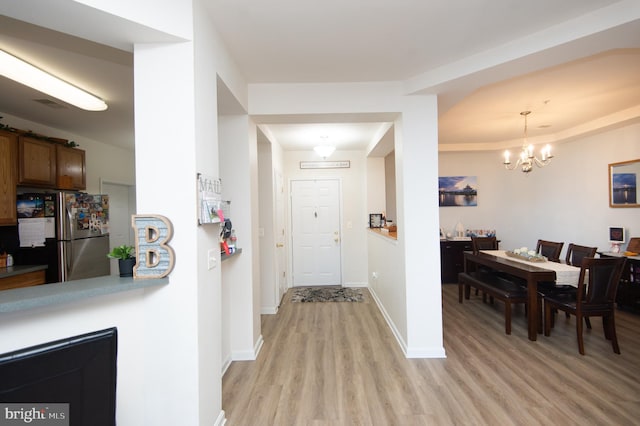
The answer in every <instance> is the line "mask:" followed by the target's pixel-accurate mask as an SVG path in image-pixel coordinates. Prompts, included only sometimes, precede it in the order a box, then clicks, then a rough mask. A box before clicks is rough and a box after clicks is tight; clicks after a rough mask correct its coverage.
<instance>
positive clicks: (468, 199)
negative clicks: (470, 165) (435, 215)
mask: <svg viewBox="0 0 640 426" xmlns="http://www.w3.org/2000/svg"><path fill="white" fill-rule="evenodd" d="M438 196H439V200H438V202H439V205H440V207H473V206H477V205H478V177H477V176H440V177H439V178H438Z"/></svg>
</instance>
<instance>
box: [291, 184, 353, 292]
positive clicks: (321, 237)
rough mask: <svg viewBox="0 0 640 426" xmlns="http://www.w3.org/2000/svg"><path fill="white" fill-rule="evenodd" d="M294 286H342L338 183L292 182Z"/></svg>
mask: <svg viewBox="0 0 640 426" xmlns="http://www.w3.org/2000/svg"><path fill="white" fill-rule="evenodd" d="M291 229H292V232H291V239H292V244H291V246H292V260H293V264H292V268H293V285H294V286H310V285H341V284H342V277H341V274H340V269H341V265H340V250H341V238H340V182H339V181H338V180H337V179H326V180H296V181H292V182H291Z"/></svg>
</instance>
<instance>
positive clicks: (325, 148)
mask: <svg viewBox="0 0 640 426" xmlns="http://www.w3.org/2000/svg"><path fill="white" fill-rule="evenodd" d="M313 150H314V151H315V152H316V154H318V155H319V156H320V157H322V158H327V157H328V156H330V155H331V154H333V151H335V150H336V147H335V146H330V145H318V146H316V147H314V148H313Z"/></svg>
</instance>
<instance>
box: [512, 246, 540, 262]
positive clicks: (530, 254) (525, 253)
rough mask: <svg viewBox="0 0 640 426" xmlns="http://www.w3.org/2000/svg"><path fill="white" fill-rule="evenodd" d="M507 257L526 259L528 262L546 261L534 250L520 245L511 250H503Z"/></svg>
mask: <svg viewBox="0 0 640 426" xmlns="http://www.w3.org/2000/svg"><path fill="white" fill-rule="evenodd" d="M505 253H506V254H507V256H509V257H515V258H516V259H521V260H526V261H528V262H546V261H547V258H546V257H544V256H543V255H541V254H540V253H537V252H536V251H535V250H529V249H528V248H527V247H520V248H517V249H513V250H512V251H506V252H505Z"/></svg>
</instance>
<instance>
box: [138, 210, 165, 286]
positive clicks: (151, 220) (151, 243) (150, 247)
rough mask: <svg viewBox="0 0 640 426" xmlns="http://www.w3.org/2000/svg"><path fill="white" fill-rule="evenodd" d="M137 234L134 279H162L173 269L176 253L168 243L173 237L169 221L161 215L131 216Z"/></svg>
mask: <svg viewBox="0 0 640 426" xmlns="http://www.w3.org/2000/svg"><path fill="white" fill-rule="evenodd" d="M131 226H132V227H133V229H134V230H135V233H136V255H137V257H138V258H137V261H136V266H135V267H134V268H133V277H134V278H162V277H166V276H167V275H169V273H170V272H171V270H172V269H173V264H174V260H175V259H174V257H175V255H174V252H173V249H172V248H171V246H169V245H168V244H167V242H168V241H169V240H170V239H171V237H172V236H173V226H172V225H171V222H170V221H169V219H167V218H166V217H164V216H161V215H139V214H135V215H132V216H131Z"/></svg>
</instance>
